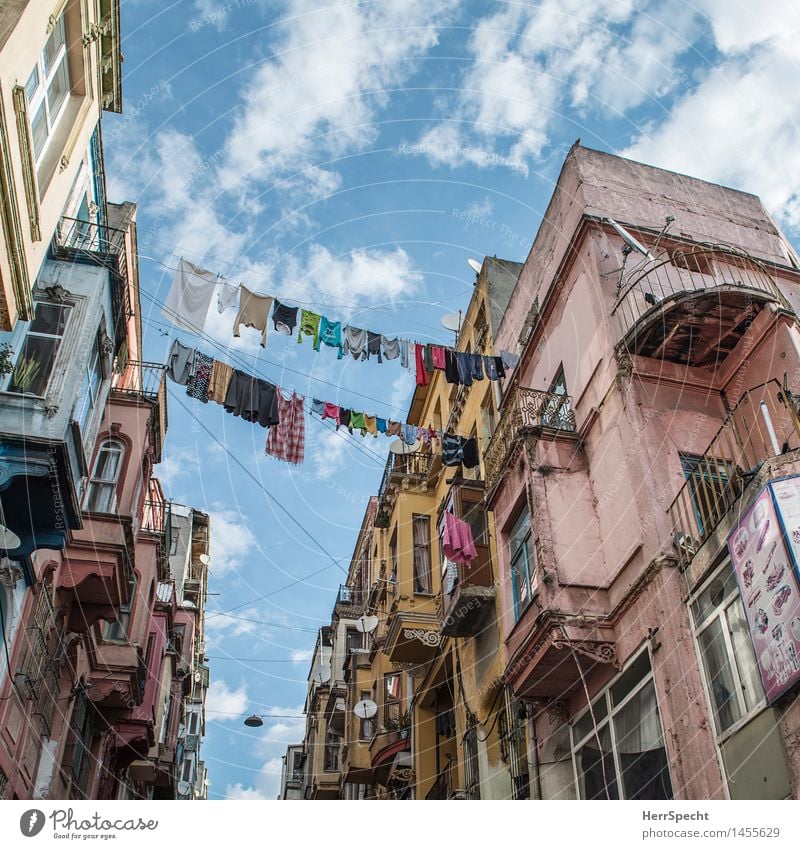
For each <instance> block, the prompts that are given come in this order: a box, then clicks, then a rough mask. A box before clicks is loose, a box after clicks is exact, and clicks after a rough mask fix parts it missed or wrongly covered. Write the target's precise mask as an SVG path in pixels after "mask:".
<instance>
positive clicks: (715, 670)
mask: <svg viewBox="0 0 800 849" xmlns="http://www.w3.org/2000/svg"><path fill="white" fill-rule="evenodd" d="M698 642H699V643H700V652H701V654H702V656H703V666H704V667H705V671H706V680H707V681H708V689H709V690H710V692H711V703H712V706H713V709H714V721H715V722H716V724H717V731H718V732H722V731H724V730H725V729H726V728H730V726H731V725H733V723H734V722H736V721H737V720H738V719H739V718H740V717H741V711H740V709H739V702H738V700H737V698H736V693H735V692H734V688H735V684H734V681H733V674H732V672H731V668H730V664H729V662H728V650H727V647H726V646H725V639H724V636H723V632H722V625H721V624H720V620H719V619H715V620H714V621H713V622H712V623H711V625H709V626H708V628H706V629H705V631H703V632H702V633H701V634H699V635H698Z"/></svg>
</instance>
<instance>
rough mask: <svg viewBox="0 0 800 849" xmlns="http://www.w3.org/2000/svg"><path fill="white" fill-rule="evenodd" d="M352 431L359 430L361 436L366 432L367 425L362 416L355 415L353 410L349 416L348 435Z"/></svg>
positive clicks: (360, 414)
mask: <svg viewBox="0 0 800 849" xmlns="http://www.w3.org/2000/svg"><path fill="white" fill-rule="evenodd" d="M354 430H360V431H361V435H362V436H363V435H364V433H366V430H367V423H366V422H365V421H364V414H363V413H357V412H356V411H355V410H353V412H352V414H351V415H350V433H352V432H353V431H354Z"/></svg>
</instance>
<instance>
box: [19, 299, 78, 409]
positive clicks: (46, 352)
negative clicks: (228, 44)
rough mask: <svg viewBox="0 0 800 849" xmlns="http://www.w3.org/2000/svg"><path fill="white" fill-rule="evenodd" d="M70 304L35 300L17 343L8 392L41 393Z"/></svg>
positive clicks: (58, 343)
mask: <svg viewBox="0 0 800 849" xmlns="http://www.w3.org/2000/svg"><path fill="white" fill-rule="evenodd" d="M69 311H70V307H69V306H68V305H66V304H51V303H48V302H46V301H36V302H35V304H34V313H33V320H32V321H31V323H30V325H29V326H28V332H27V334H26V336H25V339H24V341H23V343H22V345H21V346H20V349H19V353H18V355H17V360H16V363H15V365H14V370H13V371H12V372H11V377H10V380H9V384H8V391H9V392H19V393H21V394H26V395H38V396H42V395H44V394H45V391H46V390H47V383H48V381H49V380H50V374H51V373H52V371H53V365H54V363H55V361H56V355H57V354H58V349H59V347H60V346H61V341H62V339H63V338H64V330H65V328H66V326H67V320H68V318H69Z"/></svg>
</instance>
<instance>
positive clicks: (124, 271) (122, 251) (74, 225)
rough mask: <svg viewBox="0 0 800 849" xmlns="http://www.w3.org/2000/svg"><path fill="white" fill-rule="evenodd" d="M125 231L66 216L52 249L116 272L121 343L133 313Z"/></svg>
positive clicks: (116, 313)
mask: <svg viewBox="0 0 800 849" xmlns="http://www.w3.org/2000/svg"><path fill="white" fill-rule="evenodd" d="M125 236H126V231H125V230H117V229H116V228H114V227H108V226H107V225H105V224H100V223H98V222H96V221H81V220H79V219H77V218H67V217H62V218H61V219H59V222H58V226H57V227H56V230H55V233H54V234H53V241H52V244H51V252H52V254H53V256H54V257H55V258H57V259H69V260H72V261H73V262H80V263H85V264H90V265H104V266H106V267H107V268H108V269H110V271H111V272H112V275H113V277H114V281H113V283H114V285H112V287H111V305H112V309H113V312H114V326H115V332H116V334H117V340H118V342H121V341H122V340H124V338H125V323H126V321H127V319H128V318H129V317H130V316H131V315H132V312H131V303H130V295H129V291H128V285H129V280H128V256H127V251H126V247H125Z"/></svg>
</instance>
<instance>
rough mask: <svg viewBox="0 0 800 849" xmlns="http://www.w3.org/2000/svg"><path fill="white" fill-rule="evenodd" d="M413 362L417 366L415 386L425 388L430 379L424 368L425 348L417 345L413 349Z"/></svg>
mask: <svg viewBox="0 0 800 849" xmlns="http://www.w3.org/2000/svg"><path fill="white" fill-rule="evenodd" d="M414 362H415V363H416V366H417V386H427V385H428V384H429V383H430V382H431V379H430V377H429V376H428V370H427V369H426V368H425V346H424V345H420V344H417V345H416V347H415V348H414Z"/></svg>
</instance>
